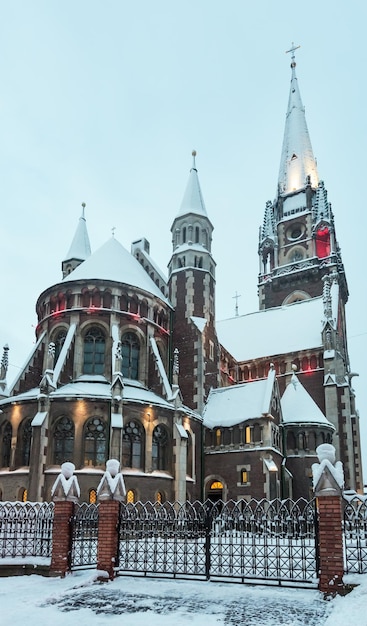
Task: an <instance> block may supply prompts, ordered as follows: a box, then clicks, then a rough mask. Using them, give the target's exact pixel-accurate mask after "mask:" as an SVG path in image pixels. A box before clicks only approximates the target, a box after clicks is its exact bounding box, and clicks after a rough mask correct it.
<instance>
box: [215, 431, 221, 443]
mask: <svg viewBox="0 0 367 626" xmlns="http://www.w3.org/2000/svg"><path fill="white" fill-rule="evenodd" d="M221 443H222V431H221V429H220V428H216V430H215V445H216V446H220V445H221Z"/></svg>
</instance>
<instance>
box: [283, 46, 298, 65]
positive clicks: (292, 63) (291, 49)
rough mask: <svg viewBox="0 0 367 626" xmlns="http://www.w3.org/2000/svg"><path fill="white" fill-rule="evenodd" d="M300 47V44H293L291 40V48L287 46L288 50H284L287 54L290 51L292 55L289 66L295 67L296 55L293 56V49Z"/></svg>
mask: <svg viewBox="0 0 367 626" xmlns="http://www.w3.org/2000/svg"><path fill="white" fill-rule="evenodd" d="M300 47H301V46H295V45H294V42H293V41H292V47H291V48H289V50H286V51H285V53H286V54H288V52H291V53H292V56H291V59H292V62H291V68H292V69H293V68H295V67H296V56H295V54H294V53H295V51H296V50H298V48H300Z"/></svg>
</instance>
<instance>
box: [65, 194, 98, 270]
mask: <svg viewBox="0 0 367 626" xmlns="http://www.w3.org/2000/svg"><path fill="white" fill-rule="evenodd" d="M82 209H83V210H82V214H81V216H80V218H79V222H78V226H77V229H76V231H75V235H74V238H73V240H72V242H71V246H70V248H69V250H68V253H67V255H66V257H65V259H64V260H63V262H62V277H63V278H65V276H67V275H68V274H70V273H71V272H72V271H73V270H75V268H76V267H78V265H80V264H81V263H82V262H83V261H85V260H86V259H87V258H88V257H89V256H90V253H91V249H90V243H89V236H88V231H87V222H86V219H85V215H84V212H85V202H83V204H82Z"/></svg>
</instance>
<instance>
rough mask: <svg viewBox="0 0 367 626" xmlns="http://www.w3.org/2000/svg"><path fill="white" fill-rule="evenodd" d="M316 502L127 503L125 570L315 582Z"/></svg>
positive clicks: (123, 515)
mask: <svg viewBox="0 0 367 626" xmlns="http://www.w3.org/2000/svg"><path fill="white" fill-rule="evenodd" d="M316 543H317V542H316V509H315V501H314V500H313V501H311V502H307V501H306V500H298V501H296V502H293V501H291V500H284V501H281V500H274V501H271V502H270V501H267V500H261V501H259V502H258V501H255V500H251V501H250V502H247V501H245V500H241V501H239V502H234V501H229V502H226V503H224V502H217V503H215V504H213V503H212V502H210V501H207V502H205V503H200V502H194V503H190V502H185V503H184V504H179V503H164V504H159V503H155V504H152V503H150V502H148V503H145V504H143V503H141V502H138V503H136V504H121V509H120V531H119V556H118V565H117V569H118V571H119V572H120V573H123V572H129V573H132V572H140V573H144V574H145V575H147V574H165V575H171V576H174V577H176V576H181V577H182V576H197V577H205V578H224V579H225V578H232V579H233V578H235V579H241V580H242V581H244V580H248V579H255V580H256V579H261V580H264V579H266V580H273V581H278V582H281V581H298V582H302V583H312V582H315V580H316V577H317V571H318V562H317V561H318V560H317V548H316Z"/></svg>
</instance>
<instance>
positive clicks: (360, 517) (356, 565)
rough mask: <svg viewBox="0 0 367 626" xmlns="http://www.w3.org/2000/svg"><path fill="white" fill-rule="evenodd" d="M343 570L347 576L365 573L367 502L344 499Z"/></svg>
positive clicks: (366, 557) (366, 561) (366, 568)
mask: <svg viewBox="0 0 367 626" xmlns="http://www.w3.org/2000/svg"><path fill="white" fill-rule="evenodd" d="M344 555H345V563H344V569H345V572H346V573H347V574H354V573H356V574H365V573H367V500H366V499H364V500H362V499H361V498H358V497H354V498H352V499H350V500H347V499H346V498H344Z"/></svg>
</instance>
